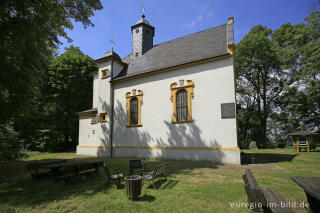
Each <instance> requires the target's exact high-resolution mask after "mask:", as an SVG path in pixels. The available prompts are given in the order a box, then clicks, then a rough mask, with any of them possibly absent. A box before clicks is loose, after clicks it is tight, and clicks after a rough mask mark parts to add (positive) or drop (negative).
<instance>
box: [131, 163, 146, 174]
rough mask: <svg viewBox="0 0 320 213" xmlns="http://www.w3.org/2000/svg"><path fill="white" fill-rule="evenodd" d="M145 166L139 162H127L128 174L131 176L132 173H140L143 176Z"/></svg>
mask: <svg viewBox="0 0 320 213" xmlns="http://www.w3.org/2000/svg"><path fill="white" fill-rule="evenodd" d="M145 171H146V169H145V165H144V164H142V162H141V160H129V174H130V175H133V174H134V172H140V174H143V172H145Z"/></svg>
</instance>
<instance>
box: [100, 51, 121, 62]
mask: <svg viewBox="0 0 320 213" xmlns="http://www.w3.org/2000/svg"><path fill="white" fill-rule="evenodd" d="M111 56H112V57H115V58H116V59H118V60H119V61H121V57H120V56H119V55H118V54H117V53H116V52H114V51H112V50H110V51H108V52H106V53H104V54H103V55H102V57H101V58H99V59H97V60H96V61H99V60H102V59H104V58H107V57H111Z"/></svg>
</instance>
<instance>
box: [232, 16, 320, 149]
mask: <svg viewBox="0 0 320 213" xmlns="http://www.w3.org/2000/svg"><path fill="white" fill-rule="evenodd" d="M319 20H320V11H313V12H312V13H311V14H310V15H309V16H308V17H307V18H306V19H305V21H304V22H302V23H300V24H297V25H292V24H290V23H286V24H283V25H282V26H281V27H280V28H279V29H277V30H275V31H273V32H272V31H271V30H270V29H268V28H267V27H264V26H261V25H258V26H255V27H253V28H252V30H251V31H250V32H249V33H248V34H247V35H246V36H245V37H244V38H243V40H241V41H240V42H239V43H238V44H237V46H236V67H237V92H238V94H237V99H238V102H239V103H240V104H241V109H240V110H239V111H238V112H239V113H238V118H239V126H240V128H239V138H240V146H242V147H246V146H247V144H248V143H249V142H250V140H256V141H257V142H258V144H259V146H260V147H264V146H268V145H270V143H268V142H270V140H273V141H275V142H280V141H282V142H283V141H284V140H285V138H287V136H286V134H287V133H288V132H292V131H296V130H298V129H299V128H308V129H311V130H313V129H315V130H319V127H320V119H319V118H320V113H319V106H320V97H319V96H320V95H319V94H320V85H319V82H320V64H319V63H320V62H319V61H320V58H319V57H320V39H319V38H320V35H319V34H320V22H319Z"/></svg>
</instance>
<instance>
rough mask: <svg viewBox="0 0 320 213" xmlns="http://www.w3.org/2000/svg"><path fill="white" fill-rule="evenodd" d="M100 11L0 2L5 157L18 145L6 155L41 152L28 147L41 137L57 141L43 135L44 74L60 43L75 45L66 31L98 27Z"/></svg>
mask: <svg viewBox="0 0 320 213" xmlns="http://www.w3.org/2000/svg"><path fill="white" fill-rule="evenodd" d="M100 9H102V6H101V3H100V1H99V0H98V1H96V0H41V1H34V0H24V1H21V0H6V1H1V2H0V70H1V75H0V129H1V130H0V143H1V144H0V146H1V151H0V152H1V153H3V152H4V151H5V150H4V148H3V147H7V145H8V144H11V145H13V144H18V143H19V146H18V145H17V146H11V145H10V147H11V148H12V149H11V148H10V149H11V151H9V152H7V153H10V152H11V153H18V151H19V149H20V148H21V147H23V146H24V145H23V144H27V145H30V148H32V147H35V146H37V145H35V144H32V143H28V141H29V142H30V141H35V138H39V137H40V136H41V135H44V137H42V138H48V137H50V138H53V137H52V134H53V132H52V131H50V134H48V132H46V131H43V130H42V129H45V128H46V127H47V126H48V124H47V122H46V121H45V120H44V119H45V116H44V115H46V114H47V113H48V112H47V111H45V108H44V106H45V105H46V103H45V102H44V99H43V97H42V94H43V93H42V88H41V86H42V84H43V82H44V78H45V75H46V73H45V72H44V71H45V70H46V69H47V67H48V65H49V63H50V61H51V60H52V59H53V58H54V57H55V51H56V49H57V46H58V45H59V44H60V42H59V37H65V38H67V39H68V40H71V39H70V38H68V36H67V34H66V31H65V30H66V29H72V28H73V25H72V20H74V21H78V22H81V23H82V24H83V26H84V27H88V26H93V24H92V22H91V21H90V19H89V18H90V17H91V16H92V15H93V13H94V11H95V10H100ZM40 126H41V128H40ZM36 133H37V134H36ZM9 135H11V136H12V137H9ZM37 135H38V136H37ZM48 135H49V136H48ZM13 141H15V142H13ZM38 142H39V141H37V143H38ZM21 144H22V145H21ZM14 149H15V151H14ZM1 153H0V155H1ZM12 156H16V155H15V154H13V155H12Z"/></svg>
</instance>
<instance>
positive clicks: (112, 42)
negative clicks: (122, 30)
mask: <svg viewBox="0 0 320 213" xmlns="http://www.w3.org/2000/svg"><path fill="white" fill-rule="evenodd" d="M110 42H111V44H112V48H111V50H112V51H113V47H114V41H113V39H111V40H110Z"/></svg>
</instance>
